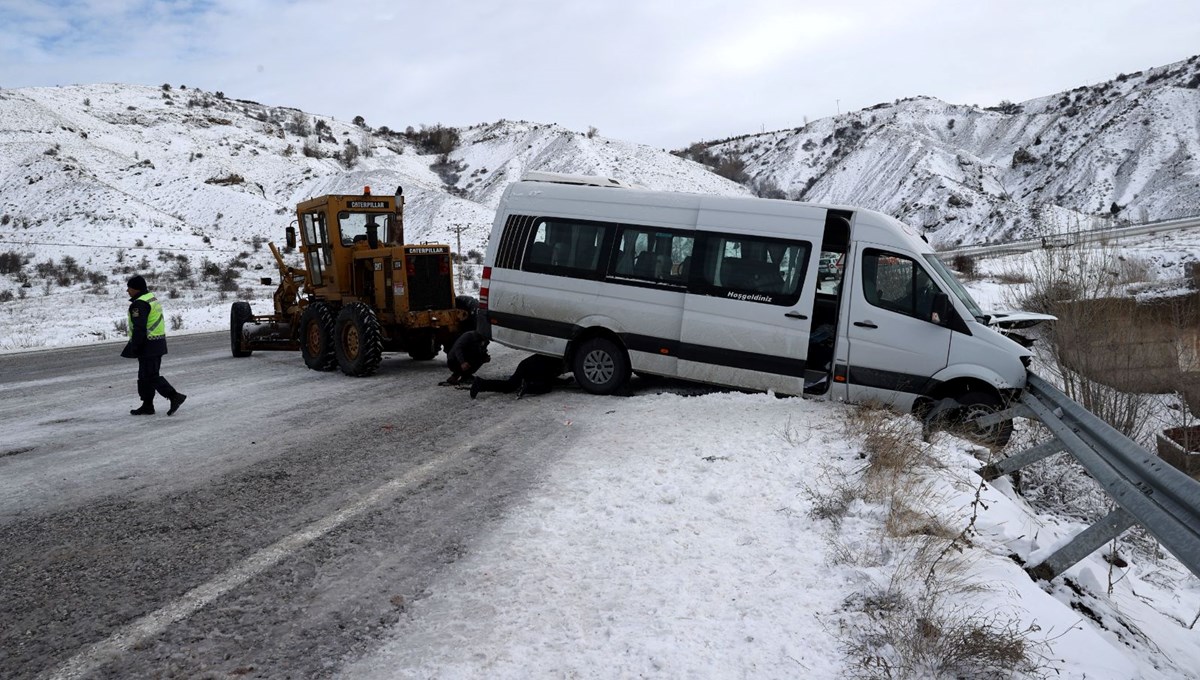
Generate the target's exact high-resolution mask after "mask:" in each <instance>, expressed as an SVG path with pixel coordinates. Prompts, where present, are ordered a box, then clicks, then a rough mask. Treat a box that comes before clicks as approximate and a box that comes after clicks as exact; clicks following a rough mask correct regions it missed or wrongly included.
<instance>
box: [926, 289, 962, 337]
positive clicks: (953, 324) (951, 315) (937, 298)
mask: <svg viewBox="0 0 1200 680" xmlns="http://www.w3.org/2000/svg"><path fill="white" fill-rule="evenodd" d="M929 316H930V318H929V319H928V320H929V321H930V322H932V323H936V324H937V325H939V326H945V327H946V328H949V329H950V330H952V331H958V332H959V333H966V334H967V335H970V334H971V331H970V329H969V328H967V324H966V323H965V322H963V320H962V317H960V316H959V315H958V312H956V311H954V305H952V304H950V296H949V295H946V294H945V293H943V292H941V291H938V292H937V293H934V294H933V311H932V313H931V314H930V315H929Z"/></svg>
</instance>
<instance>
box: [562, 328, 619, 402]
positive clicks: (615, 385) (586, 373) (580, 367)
mask: <svg viewBox="0 0 1200 680" xmlns="http://www.w3.org/2000/svg"><path fill="white" fill-rule="evenodd" d="M573 363H574V366H573V368H574V373H575V382H577V383H579V386H580V387H582V388H583V389H585V390H587V391H588V392H591V393H592V394H612V393H613V392H616V391H617V390H618V389H620V388H621V386H622V385H624V384H625V381H626V380H628V379H629V357H628V356H627V355H626V354H625V350H624V349H622V348H621V347H620V346H618V345H617V344H616V343H615V342H613V341H611V340H608V339H607V338H592V339H591V340H587V341H585V342H584V343H583V344H582V345H580V346H579V349H578V350H576V352H575V360H574V362H573Z"/></svg>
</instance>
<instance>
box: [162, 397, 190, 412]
mask: <svg viewBox="0 0 1200 680" xmlns="http://www.w3.org/2000/svg"><path fill="white" fill-rule="evenodd" d="M185 400H187V395H186V394H180V393H178V392H176V393H175V396H173V397H171V408H169V409H167V415H169V416H173V415H175V412H176V411H178V410H179V407H180V406H183V402H184V401H185Z"/></svg>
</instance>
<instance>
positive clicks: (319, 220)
mask: <svg viewBox="0 0 1200 680" xmlns="http://www.w3.org/2000/svg"><path fill="white" fill-rule="evenodd" d="M296 219H297V224H299V225H300V244H299V248H300V255H301V257H302V258H303V260H304V268H303V269H297V268H295V267H290V266H288V265H287V264H286V263H285V262H284V261H283V256H282V255H280V253H279V249H278V248H276V247H275V244H274V243H271V244H270V248H271V253H272V254H273V255H274V256H275V261H276V263H277V264H278V265H279V274H280V278H281V281H280V282H279V287H278V288H277V289H276V290H275V312H274V314H270V315H255V314H253V313H252V312H251V310H250V303H248V302H235V303H233V307H232V309H231V310H230V313H229V335H230V344H231V347H232V350H233V356H235V357H248V356H250V355H251V353H252V352H253V351H254V350H295V349H299V350H300V354H301V355H302V356H303V357H304V363H305V364H307V365H308V367H309V368H311V369H313V370H317V371H329V370H333V368H334V367H335V366H337V367H339V368H341V369H342V372H343V373H345V374H346V375H353V376H365V375H370V374H372V373H374V372H375V369H376V368H378V367H379V362H380V359H381V358H382V354H383V352H407V353H408V355H409V356H410V357H412V358H413V359H416V360H428V359H432V358H433V357H435V356H437V353H438V350H439V348H440V347H449V346H450V344H451V343H453V342H454V339H455V338H457V337H458V335H459V334H461V333H463V332H466V331H468V330H472V329H473V328H474V327H475V313H474V309H475V299H474V298H472V297H469V296H459V297H456V296H455V294H454V283H453V277H452V276H451V262H450V246H448V245H437V244H420V245H402V244H403V243H404V196H403V194H402V191H401V189H397V190H396V195H395V196H394V197H393V196H372V195H371V189H370V187H366V188H365V189H364V191H363V194H362V195H359V196H354V195H330V196H322V197H320V198H314V199H311V200H308V201H304V202H303V203H300V204H299V205H297V206H296ZM287 244H288V247H289V248H295V247H296V245H297V244H296V230H295V228H294V227H288V228H287ZM264 282H266V283H270V280H269V279H267V280H265V281H264Z"/></svg>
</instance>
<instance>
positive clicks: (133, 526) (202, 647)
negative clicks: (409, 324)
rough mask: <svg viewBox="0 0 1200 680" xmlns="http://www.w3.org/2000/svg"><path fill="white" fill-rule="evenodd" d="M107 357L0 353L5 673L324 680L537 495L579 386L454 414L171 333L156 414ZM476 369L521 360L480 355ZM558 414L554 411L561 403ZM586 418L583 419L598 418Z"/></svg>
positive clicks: (396, 374)
mask: <svg viewBox="0 0 1200 680" xmlns="http://www.w3.org/2000/svg"><path fill="white" fill-rule="evenodd" d="M119 350H120V345H111V344H109V345H100V346H93V347H86V348H78V349H64V350H51V351H42V352H31V353H24V354H12V355H3V356H0V677H2V678H34V677H46V678H76V677H96V678H130V677H188V678H191V677H293V678H319V677H326V676H329V675H332V674H333V673H335V672H336V671H337V670H338V669H339V668H340V667H341V666H343V665H344V664H345V663H348V662H349V661H352V660H353V659H355V658H357V657H359V656H361V655H362V654H364V653H366V652H369V651H370V650H372V649H373V648H374V646H375V645H376V643H377V641H378V638H379V636H380V634H381V633H382V632H383V631H384V630H386V629H387V628H388V627H389V626H390V625H391V624H392V623H394V622H395V621H397V620H398V619H399V617H401V616H404V613H405V610H406V607H407V606H408V605H409V604H410V603H412V602H413V601H415V600H417V599H419V598H421V597H423V596H424V595H426V594H427V592H428V590H427V588H428V585H429V584H430V583H431V582H433V579H434V577H435V576H436V575H437V574H438V572H439V570H441V569H443V568H445V567H446V566H447V565H449V564H452V563H453V562H455V561H456V560H457V559H458V558H459V557H461V556H462V555H464V554H466V552H467V551H468V550H469V549H470V545H471V543H472V541H473V540H476V539H477V538H478V537H479V536H481V535H484V534H486V532H487V531H488V530H489V527H490V526H491V525H492V524H493V523H494V522H496V521H497V520H498V519H499V518H500V517H501V516H502V515H503V513H504V512H505V509H506V508H507V507H509V506H510V505H511V504H512V503H513V502H515V501H517V500H519V499H520V498H522V495H523V494H525V493H527V492H528V491H529V490H530V489H531V488H532V486H533V485H535V484H536V482H537V479H538V476H539V474H540V472H539V471H540V470H542V469H544V468H545V467H546V466H547V465H548V464H549V463H550V462H552V460H553V458H554V456H555V455H556V452H558V451H561V450H563V449H564V448H565V447H569V446H570V440H571V437H572V431H571V428H569V427H564V423H563V418H562V417H561V411H562V409H563V408H564V404H566V405H567V406H566V407H578V408H586V404H587V400H588V399H589V398H590V397H589V396H588V395H584V394H582V393H580V392H578V391H577V390H564V391H562V392H561V393H556V394H553V395H547V396H545V397H539V398H536V399H523V400H515V399H513V398H511V397H500V396H499V395H491V396H492V397H493V398H488V399H482V398H481V399H479V400H477V401H472V400H470V399H469V398H468V397H467V394H466V393H465V392H464V391H462V390H456V389H453V388H449V387H439V386H438V385H437V383H438V381H440V380H442V379H443V378H444V377H445V376H446V375H447V371H446V370H445V366H444V363H443V362H444V355H439V357H438V359H436V360H434V361H431V362H414V361H411V360H410V359H408V358H407V357H406V356H400V357H391V356H389V357H388V358H385V360H384V363H383V364H382V366H381V368H380V371H379V373H378V374H377V375H376V376H374V377H371V378H349V377H346V376H343V375H341V374H340V373H317V372H314V371H310V370H308V369H306V368H305V367H304V364H303V362H302V361H301V359H300V357H299V355H298V353H290V352H285V353H262V352H256V353H255V354H254V356H252V357H250V358H247V359H234V358H232V357H230V355H229V351H228V346H227V336H225V335H224V334H212V335H197V336H188V337H173V338H171V339H170V354H169V355H168V356H167V357H165V359H164V362H163V374H164V375H165V376H167V377H168V378H169V379H170V380H171V381H172V382H173V383H174V384H175V386H176V387H177V388H178V389H179V390H180V391H181V392H184V393H186V394H187V395H188V401H187V403H186V404H185V405H184V406H183V408H182V409H180V411H179V413H177V414H176V415H175V416H173V417H169V418H168V417H166V416H165V404H163V403H162V400H160V401H159V413H158V414H157V415H155V416H148V417H132V416H130V415H128V412H129V409H130V408H132V407H134V406H136V405H137V400H136V397H135V377H136V364H135V363H134V362H133V361H129V360H123V359H120V358H119V357H118V353H119ZM494 355H495V356H496V359H495V361H493V363H492V364H489V365H488V366H487V367H485V368H486V371H485V372H487V373H489V374H504V373H505V372H506V371H508V370H511V369H512V368H513V367H514V366H515V365H516V363H517V361H518V360H519V359H520V355H517V354H515V353H511V352H507V351H505V350H502V349H501V350H498V351H496V352H494ZM572 404H573V405H574V406H571V405H572ZM598 406H599V405H597V407H598Z"/></svg>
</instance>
